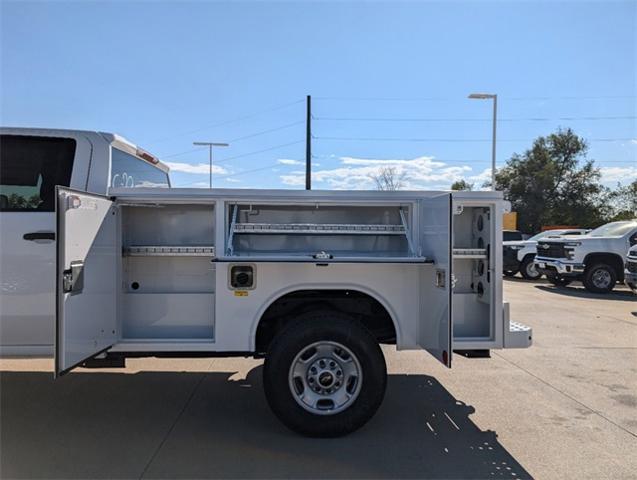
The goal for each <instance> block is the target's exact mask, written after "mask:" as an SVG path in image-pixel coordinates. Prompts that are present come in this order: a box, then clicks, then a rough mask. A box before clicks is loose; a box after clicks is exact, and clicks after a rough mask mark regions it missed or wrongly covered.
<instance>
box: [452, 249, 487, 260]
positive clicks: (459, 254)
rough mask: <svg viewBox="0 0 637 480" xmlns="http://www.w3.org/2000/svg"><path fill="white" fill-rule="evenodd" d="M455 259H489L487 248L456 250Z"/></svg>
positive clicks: (454, 252) (454, 251) (454, 250)
mask: <svg viewBox="0 0 637 480" xmlns="http://www.w3.org/2000/svg"><path fill="white" fill-rule="evenodd" d="M452 253H453V258H475V259H481V258H487V249H486V248H454V249H453V251H452Z"/></svg>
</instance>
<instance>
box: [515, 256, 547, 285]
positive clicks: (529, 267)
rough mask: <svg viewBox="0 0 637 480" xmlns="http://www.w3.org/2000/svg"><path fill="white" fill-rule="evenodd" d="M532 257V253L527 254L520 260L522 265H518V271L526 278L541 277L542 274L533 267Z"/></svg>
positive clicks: (535, 278)
mask: <svg viewBox="0 0 637 480" xmlns="http://www.w3.org/2000/svg"><path fill="white" fill-rule="evenodd" d="M533 259H534V257H533V255H527V256H526V257H524V260H522V265H520V273H521V274H522V277H524V278H526V279H527V280H537V279H539V278H541V277H542V274H541V273H540V272H539V271H538V270H537V268H535V264H534V263H533Z"/></svg>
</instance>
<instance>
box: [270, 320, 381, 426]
mask: <svg viewBox="0 0 637 480" xmlns="http://www.w3.org/2000/svg"><path fill="white" fill-rule="evenodd" d="M317 342H327V343H331V344H338V345H341V346H343V347H345V348H346V349H349V351H350V352H351V353H352V354H353V356H354V360H355V361H357V362H358V364H357V365H358V366H359V367H360V371H361V374H360V378H359V379H358V380H357V381H360V386H357V387H356V388H357V393H356V396H353V395H352V397H353V399H352V400H351V403H350V404H349V405H347V406H344V407H343V408H344V409H343V410H342V411H338V412H337V413H326V414H320V413H312V411H309V410H308V408H309V407H303V406H301V403H300V401H301V400H297V398H299V397H300V395H298V393H297V392H293V388H296V386H298V385H297V383H294V380H293V379H292V377H291V375H292V373H291V368H292V366H293V364H296V365H298V363H295V360H297V356H298V355H301V353H302V352H304V350H306V349H308V347H309V348H310V349H311V348H312V347H311V346H312V345H314V344H315V343H317ZM317 357H318V355H317ZM317 361H318V360H317ZM309 363H311V362H308V364H309ZM343 370H345V368H344V369H343ZM308 375H309V374H308ZM308 378H309V377H308ZM319 381H320V377H319ZM343 383H345V382H343ZM308 385H309V384H308ZM336 385H338V384H336ZM386 385H387V367H386V365H385V358H384V357H383V352H382V351H381V349H380V346H379V345H378V342H377V341H376V339H375V338H374V336H373V335H372V334H371V333H370V332H369V330H367V329H366V328H365V327H364V326H363V325H361V324H360V323H358V322H357V321H354V320H352V319H350V318H349V317H346V316H343V315H341V314H339V313H335V312H329V311H324V312H317V313H313V314H308V315H306V316H304V317H303V318H302V319H300V320H298V321H295V322H293V323H291V324H289V325H287V326H286V327H285V328H284V329H283V330H282V331H281V332H280V333H278V334H277V335H276V337H275V338H274V340H273V342H272V344H271V345H270V348H269V351H268V353H267V355H266V358H265V365H264V368H263V386H264V389H265V395H266V398H267V401H268V404H269V405H270V408H271V409H272V411H273V412H274V414H275V415H276V416H277V417H278V418H279V420H281V422H283V424H285V425H286V426H287V427H288V428H290V429H291V430H293V431H295V432H297V433H300V434H302V435H307V436H311V437H338V436H342V435H346V434H348V433H351V432H353V431H354V430H357V429H359V428H360V427H362V426H363V425H364V424H365V423H366V422H367V421H368V420H369V419H370V418H372V416H373V415H374V414H375V413H376V411H377V410H378V407H380V404H381V403H382V401H383V397H384V395H385V387H386ZM340 388H346V387H345V385H343V386H342V387H340ZM348 388H349V387H348ZM308 391H309V390H308ZM309 393H311V394H312V395H314V393H313V392H311V391H309ZM348 401H350V400H348ZM328 411H329V410H328Z"/></svg>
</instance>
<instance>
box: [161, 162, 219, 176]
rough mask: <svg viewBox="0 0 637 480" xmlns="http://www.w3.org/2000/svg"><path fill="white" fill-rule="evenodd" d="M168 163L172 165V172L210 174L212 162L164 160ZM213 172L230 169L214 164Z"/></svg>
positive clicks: (217, 173) (217, 172)
mask: <svg viewBox="0 0 637 480" xmlns="http://www.w3.org/2000/svg"><path fill="white" fill-rule="evenodd" d="M164 163H165V164H166V165H168V166H169V167H170V171H171V173H173V172H182V173H195V174H203V173H205V174H209V173H210V164H208V163H197V164H193V163H180V162H164ZM212 173H213V175H215V174H216V175H219V174H223V173H228V171H227V170H226V169H225V168H223V167H220V166H219V165H214V164H213V165H212Z"/></svg>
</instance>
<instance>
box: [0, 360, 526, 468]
mask: <svg viewBox="0 0 637 480" xmlns="http://www.w3.org/2000/svg"><path fill="white" fill-rule="evenodd" d="M236 377H237V375H236V374H234V373H233V372H142V373H135V374H126V373H104V372H95V373H92V372H89V373H86V372H81V373H71V374H69V375H67V376H66V377H64V378H62V379H59V380H57V381H55V382H54V381H53V379H52V378H51V374H49V373H47V372H13V371H11V372H2V373H1V374H0V394H1V397H0V400H1V403H0V413H1V415H2V422H1V425H0V435H1V438H2V447H1V449H0V454H1V456H0V466H1V469H2V470H1V471H0V476H1V477H2V478H38V477H40V478H42V477H46V478H100V477H101V478H105V477H108V478H142V477H144V478H463V479H468V478H513V479H517V478H530V474H529V473H528V472H526V471H525V469H524V468H523V467H522V466H521V465H520V464H519V463H518V462H517V461H516V460H515V458H513V457H512V456H511V454H509V453H508V452H507V450H506V449H505V448H504V447H503V446H502V445H500V443H499V442H498V440H497V435H496V433H495V432H492V431H482V430H480V428H478V427H477V426H476V425H475V424H474V423H473V422H472V421H471V419H470V415H471V414H472V413H474V409H473V408H472V407H470V406H468V405H466V404H464V403H462V402H461V401H458V400H457V399H455V398H454V397H453V396H452V395H451V394H450V393H449V392H448V391H447V390H446V389H445V388H444V387H443V386H442V385H441V384H440V383H439V382H438V381H437V380H436V379H435V378H434V377H431V376H426V375H390V376H389V382H388V387H387V394H386V397H385V401H384V404H383V406H382V407H381V409H380V410H379V412H378V413H377V415H376V416H375V417H374V418H373V419H372V420H371V421H370V422H369V423H368V424H367V425H366V426H365V427H363V428H362V429H361V430H359V431H357V432H355V433H353V434H351V435H349V436H347V437H343V438H337V439H311V438H304V437H300V436H298V435H296V434H294V433H292V432H290V431H288V430H287V429H286V428H285V427H284V426H282V425H281V424H280V423H279V422H278V421H277V419H276V418H275V417H274V416H273V415H272V413H271V412H270V410H269V409H268V406H267V404H266V400H265V397H264V395H263V393H262V385H261V367H260V366H259V367H256V368H254V369H252V370H251V371H250V372H249V373H248V375H247V378H238V379H237V378H236Z"/></svg>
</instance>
